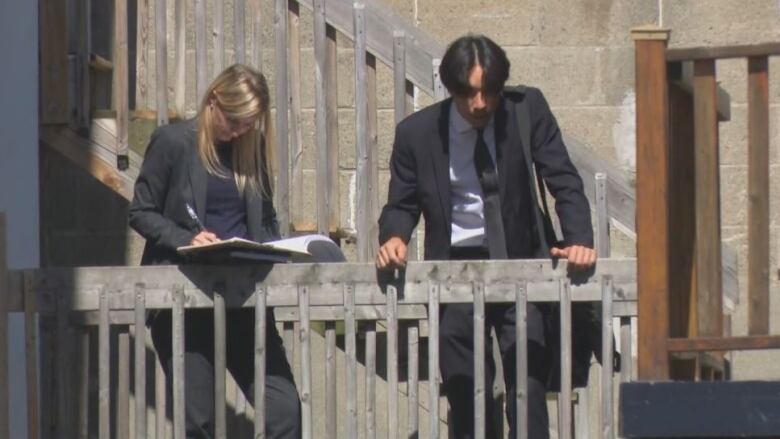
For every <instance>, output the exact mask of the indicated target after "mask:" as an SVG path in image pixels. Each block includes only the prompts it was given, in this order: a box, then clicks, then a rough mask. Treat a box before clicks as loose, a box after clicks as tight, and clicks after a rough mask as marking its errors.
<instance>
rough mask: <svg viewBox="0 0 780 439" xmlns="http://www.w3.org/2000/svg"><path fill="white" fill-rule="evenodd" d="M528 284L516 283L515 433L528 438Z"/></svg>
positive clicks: (519, 438) (521, 438) (524, 438)
mask: <svg viewBox="0 0 780 439" xmlns="http://www.w3.org/2000/svg"><path fill="white" fill-rule="evenodd" d="M527 300H528V285H527V284H526V283H525V282H521V283H518V284H516V285H515V359H516V360H515V367H516V371H515V434H516V435H517V439H528V302H527ZM510 396H511V395H510Z"/></svg>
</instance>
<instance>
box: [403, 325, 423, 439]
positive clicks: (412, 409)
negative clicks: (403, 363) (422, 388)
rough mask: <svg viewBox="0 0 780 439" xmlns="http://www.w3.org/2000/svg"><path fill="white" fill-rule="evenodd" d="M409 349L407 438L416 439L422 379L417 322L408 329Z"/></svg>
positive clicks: (418, 326) (418, 428)
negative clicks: (420, 380)
mask: <svg viewBox="0 0 780 439" xmlns="http://www.w3.org/2000/svg"><path fill="white" fill-rule="evenodd" d="M407 334H408V336H407V349H408V356H407V358H408V359H409V362H408V363H407V368H408V372H407V374H406V384H407V394H408V396H409V398H408V402H409V406H408V410H407V411H408V415H407V419H408V421H407V429H406V437H407V438H415V437H419V436H420V419H419V411H418V409H419V407H418V404H419V396H418V395H419V377H420V373H419V370H420V354H419V351H420V349H419V347H420V324H419V323H418V321H417V320H413V321H411V322H409V328H408V329H407Z"/></svg>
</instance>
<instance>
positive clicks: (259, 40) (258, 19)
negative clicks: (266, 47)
mask: <svg viewBox="0 0 780 439" xmlns="http://www.w3.org/2000/svg"><path fill="white" fill-rule="evenodd" d="M249 10H250V11H251V14H252V65H253V66H254V67H255V68H256V69H257V70H260V71H262V70H263V20H262V18H263V15H262V12H263V7H262V5H261V2H260V0H250V2H249Z"/></svg>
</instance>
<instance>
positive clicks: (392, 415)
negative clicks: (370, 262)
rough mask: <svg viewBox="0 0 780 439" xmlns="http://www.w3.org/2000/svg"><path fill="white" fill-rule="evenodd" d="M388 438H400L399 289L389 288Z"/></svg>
mask: <svg viewBox="0 0 780 439" xmlns="http://www.w3.org/2000/svg"><path fill="white" fill-rule="evenodd" d="M386 329H387V437H388V438H397V437H398V423H399V419H398V289H397V288H396V286H395V285H388V287H387V328H386Z"/></svg>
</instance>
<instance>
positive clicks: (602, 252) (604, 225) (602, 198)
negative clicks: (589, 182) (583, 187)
mask: <svg viewBox="0 0 780 439" xmlns="http://www.w3.org/2000/svg"><path fill="white" fill-rule="evenodd" d="M594 179H595V180H596V231H597V236H598V241H597V244H596V253H597V254H598V256H599V257H600V258H608V257H609V254H610V243H609V204H608V203H609V200H608V199H607V185H608V184H609V183H608V182H607V174H604V173H601V172H599V173H597V174H596V176H595V178H594Z"/></svg>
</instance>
